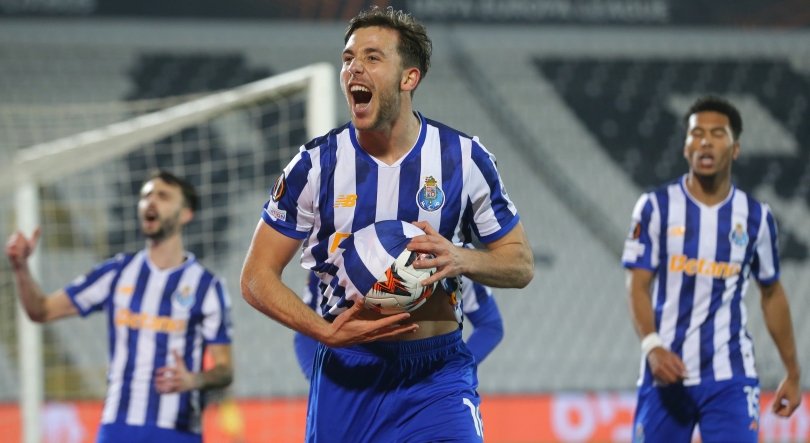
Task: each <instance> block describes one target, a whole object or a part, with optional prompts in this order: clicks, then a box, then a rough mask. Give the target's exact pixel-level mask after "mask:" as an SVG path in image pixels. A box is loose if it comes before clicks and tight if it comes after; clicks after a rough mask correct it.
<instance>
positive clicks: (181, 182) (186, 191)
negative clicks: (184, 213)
mask: <svg viewBox="0 0 810 443" xmlns="http://www.w3.org/2000/svg"><path fill="white" fill-rule="evenodd" d="M156 178H159V179H161V180H163V182H164V183H166V184H167V185H172V186H177V187H178V188H180V192H182V193H183V205H184V206H185V207H187V208H189V209H191V210H192V211H194V212H197V209H199V207H200V198H199V197H198V196H197V191H196V190H195V189H194V185H192V184H191V183H189V181H188V180H186V179H184V178H182V177H178V176H176V175H174V174H172V173H171V172H169V171H166V170H165V169H157V170H155V171H152V173H151V174H149V178H148V179H147V180H146V181H150V180H154V179H156Z"/></svg>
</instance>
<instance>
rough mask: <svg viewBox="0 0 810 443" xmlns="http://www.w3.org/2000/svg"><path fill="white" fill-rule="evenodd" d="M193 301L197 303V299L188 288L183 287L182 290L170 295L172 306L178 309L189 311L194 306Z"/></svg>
mask: <svg viewBox="0 0 810 443" xmlns="http://www.w3.org/2000/svg"><path fill="white" fill-rule="evenodd" d="M195 301H197V297H196V296H195V295H194V292H192V291H191V287H189V286H183V288H182V289H178V290H176V291H174V294H172V304H173V305H174V307H176V308H178V309H189V308H191V307H192V306H194V302H195Z"/></svg>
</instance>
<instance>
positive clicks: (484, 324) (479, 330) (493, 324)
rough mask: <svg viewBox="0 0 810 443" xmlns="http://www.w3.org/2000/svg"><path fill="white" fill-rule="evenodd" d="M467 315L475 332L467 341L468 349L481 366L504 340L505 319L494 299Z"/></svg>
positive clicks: (489, 299)
mask: <svg viewBox="0 0 810 443" xmlns="http://www.w3.org/2000/svg"><path fill="white" fill-rule="evenodd" d="M465 315H466V316H467V318H468V319H469V320H470V323H471V324H472V326H473V332H472V334H470V337H469V338H468V339H467V347H468V348H470V352H472V354H473V357H475V361H476V362H478V363H479V364H480V363H481V362H482V361H484V359H485V358H486V357H487V356H488V355H489V354H490V353H491V352H492V351H493V350H495V347H496V346H498V343H500V342H501V340H503V334H504V332H503V318H502V317H501V312H500V311H499V310H498V304H497V303H495V299H494V298H492V297H490V298H488V299H487V302H486V303H485V304H484V305H483V306H481V307H479V308H478V309H477V310H475V311H473V312H470V313H465Z"/></svg>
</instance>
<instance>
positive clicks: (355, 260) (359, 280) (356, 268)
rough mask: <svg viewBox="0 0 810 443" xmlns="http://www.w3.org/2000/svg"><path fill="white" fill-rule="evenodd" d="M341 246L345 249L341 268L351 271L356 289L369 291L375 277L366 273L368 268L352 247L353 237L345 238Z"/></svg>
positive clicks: (374, 281) (375, 280)
mask: <svg viewBox="0 0 810 443" xmlns="http://www.w3.org/2000/svg"><path fill="white" fill-rule="evenodd" d="M397 224H399V223H397ZM400 226H401V225H400ZM400 229H401V228H400ZM341 245H342V247H343V248H346V249H345V250H344V251H343V268H344V269H351V270H352V275H351V278H352V283H353V284H354V286H355V287H357V288H369V289H371V287H372V286H374V283H376V282H377V276H375V275H372V274H371V273H370V272H368V268H366V265H365V263H363V260H362V259H361V258H360V255H359V254H358V253H357V249H356V248H355V247H354V236H351V237H347V238H346V239H345V240H343V241H342V242H341ZM335 289H337V288H335ZM364 295H365V294H364Z"/></svg>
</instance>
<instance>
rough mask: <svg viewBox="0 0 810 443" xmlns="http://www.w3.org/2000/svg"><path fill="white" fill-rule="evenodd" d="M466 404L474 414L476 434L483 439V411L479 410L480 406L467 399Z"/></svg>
mask: <svg viewBox="0 0 810 443" xmlns="http://www.w3.org/2000/svg"><path fill="white" fill-rule="evenodd" d="M464 404H465V405H467V406H468V407H469V408H470V413H471V414H472V418H473V423H475V433H476V434H478V436H479V437H483V435H484V421H483V420H481V410H480V409H478V406H476V405H475V404H473V402H472V401H471V400H470V399H468V398H465V399H464Z"/></svg>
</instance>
